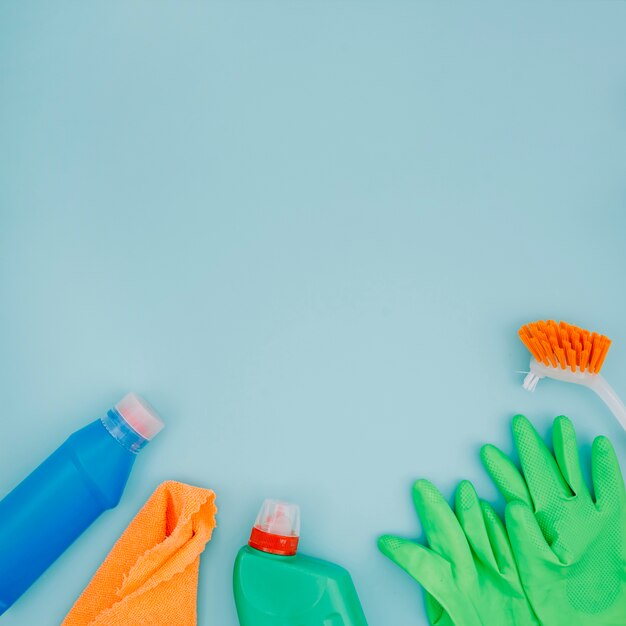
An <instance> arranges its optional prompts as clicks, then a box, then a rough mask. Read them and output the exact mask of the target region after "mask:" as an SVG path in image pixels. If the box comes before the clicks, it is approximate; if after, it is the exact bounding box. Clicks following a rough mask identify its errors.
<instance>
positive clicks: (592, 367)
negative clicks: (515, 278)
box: [518, 320, 626, 430]
mask: <svg viewBox="0 0 626 626" xmlns="http://www.w3.org/2000/svg"><path fill="white" fill-rule="evenodd" d="M518 334H519V336H520V339H521V340H522V341H523V342H524V345H525V346H526V347H527V348H528V350H530V353H531V354H532V355H533V357H534V358H533V359H531V362H530V372H529V373H528V375H527V376H526V378H525V379H524V389H527V390H528V391H534V390H535V388H536V387H537V383H538V382H539V380H540V379H541V378H545V377H548V378H554V379H555V380H561V381H564V382H566V383H576V384H577V385H583V386H585V387H589V388H590V389H592V390H593V391H595V392H596V393H597V394H598V396H600V398H601V399H602V400H603V401H604V403H605V404H606V405H607V406H608V407H609V409H610V410H611V412H612V413H613V415H615V417H616V418H617V420H618V421H619V423H620V424H621V425H622V427H623V428H624V429H625V430H626V407H625V406H624V403H623V402H622V401H621V400H620V398H619V396H618V395H617V394H616V393H615V391H614V389H613V388H612V387H611V386H610V385H609V384H608V383H607V382H606V380H605V379H604V378H603V377H602V376H600V370H601V369H602V365H603V364H604V359H605V358H606V355H607V352H608V351H609V347H610V346H611V340H610V339H609V338H608V337H605V336H604V335H600V334H598V333H591V332H589V331H588V330H584V329H583V328H579V327H578V326H573V325H572V324H568V323H567V322H559V323H558V324H557V323H556V322H555V321H554V320H548V321H547V322H544V321H539V322H533V323H532V324H527V325H526V326H522V327H521V328H520V330H519V333H518Z"/></svg>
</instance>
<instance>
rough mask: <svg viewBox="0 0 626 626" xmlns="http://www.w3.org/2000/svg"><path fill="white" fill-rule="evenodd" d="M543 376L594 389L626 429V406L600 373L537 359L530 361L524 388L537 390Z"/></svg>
mask: <svg viewBox="0 0 626 626" xmlns="http://www.w3.org/2000/svg"><path fill="white" fill-rule="evenodd" d="M542 378H553V379H555V380H560V381H563V382H565V383H574V384H576V385H583V386H585V387H589V388H590V389H593V391H595V392H596V393H597V394H598V396H600V398H601V399H602V401H603V402H604V403H605V404H606V405H607V406H608V407H609V409H610V410H611V413H613V415H615V417H616V419H617V421H618V422H619V423H620V424H621V425H622V428H623V429H624V430H626V406H624V403H623V402H622V401H621V400H620V398H619V396H618V395H617V393H615V390H614V389H613V387H611V385H609V383H607V382H606V380H605V379H604V378H603V377H602V376H600V374H589V372H579V371H575V372H572V370H570V369H561V368H558V367H550V366H547V365H544V364H543V363H539V361H537V360H536V359H532V360H531V361H530V372H529V373H528V375H527V376H526V378H525V379H524V389H527V390H528V391H535V388H536V387H537V383H538V382H539V381H540V380H541V379H542Z"/></svg>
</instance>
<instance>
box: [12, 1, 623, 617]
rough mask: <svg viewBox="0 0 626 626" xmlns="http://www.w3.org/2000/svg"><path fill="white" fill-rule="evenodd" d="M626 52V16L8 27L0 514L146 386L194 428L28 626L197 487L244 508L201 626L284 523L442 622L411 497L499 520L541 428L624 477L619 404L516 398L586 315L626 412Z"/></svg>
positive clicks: (619, 8) (461, 10) (225, 604)
mask: <svg viewBox="0 0 626 626" xmlns="http://www.w3.org/2000/svg"><path fill="white" fill-rule="evenodd" d="M625 27H626V4H623V3H617V2H597V3H591V2H590V3H581V2H579V3H569V2H568V3H558V2H551V3H517V4H505V5H502V4H501V3H499V4H495V3H494V4H475V3H472V5H471V6H468V5H461V4H456V5H453V4H449V3H435V2H432V3H404V2H385V3H382V2H381V3H374V2H362V3H356V2H318V3H314V2H309V3H305V2H297V3H289V2H232V3H207V2H194V1H187V2H178V1H177V2H163V1H154V0H150V1H148V0H145V1H139V0H133V1H132V2H127V1H123V2H122V1H114V2H111V1H109V2H90V3H81V2H67V1H63V0H57V1H56V2H54V3H50V2H30V1H19V2H18V1H17V0H6V1H5V2H3V3H2V4H1V5H0V146H1V147H0V160H1V163H0V255H1V263H0V285H1V298H2V305H1V307H0V346H2V359H1V361H0V393H1V397H2V402H3V409H2V413H3V419H2V438H1V440H0V460H1V461H0V462H1V470H0V491H1V492H2V493H6V492H8V491H9V490H10V489H11V488H12V487H13V486H14V485H15V484H17V482H19V481H20V480H21V479H22V478H23V477H24V476H25V475H26V474H27V473H28V471H29V470H30V469H32V468H33V467H34V466H35V465H36V464H37V463H38V461H40V460H41V459H42V458H44V457H45V456H46V455H47V453H49V452H50V451H52V450H53V449H54V448H55V447H56V446H57V445H58V444H60V443H61V441H62V440H63V439H64V438H65V437H66V435H67V434H69V433H70V432H72V431H73V430H75V429H77V428H79V427H80V426H82V425H83V424H84V423H86V422H87V421H88V420H91V419H94V418H96V417H98V416H100V415H101V414H103V412H104V411H105V410H106V409H107V408H108V407H110V406H111V405H112V404H114V403H115V402H116V401H117V400H118V399H119V398H120V397H121V396H122V395H123V394H124V393H126V391H127V390H129V389H133V390H135V391H137V392H139V393H142V394H143V395H145V396H146V397H147V398H148V399H149V400H150V401H151V402H152V403H153V404H154V405H155V406H156V407H157V408H158V409H159V410H160V412H161V413H162V415H163V416H164V419H165V420H166V422H167V428H166V430H165V431H164V432H163V433H162V434H161V435H160V436H159V437H158V439H156V440H155V441H154V442H153V443H152V444H151V445H150V446H149V448H148V449H147V450H146V451H145V452H144V453H142V455H141V458H140V459H139V460H138V463H137V465H136V468H135V472H134V474H133V476H132V477H131V480H130V483H129V485H128V488H127V492H126V494H125V497H124V499H123V501H122V503H121V504H120V506H119V507H118V508H117V509H115V510H114V511H112V512H109V513H108V514H106V515H104V516H103V517H102V518H101V519H100V520H99V521H98V522H97V523H96V524H95V525H94V527H92V528H91V529H90V530H89V531H88V532H87V533H86V534H85V535H84V536H83V537H82V538H81V539H80V540H79V541H77V542H76V544H75V545H74V546H73V547H72V548H71V549H70V550H69V551H68V552H67V553H66V554H65V555H64V556H63V557H62V558H61V559H60V560H59V561H58V562H57V563H56V564H55V565H54V566H53V567H52V568H51V569H50V570H49V571H48V572H47V573H46V574H45V575H44V576H43V577H42V578H41V579H40V580H39V582H38V583H37V584H36V585H35V586H34V587H33V588H32V589H31V590H30V591H29V592H28V593H27V594H26V595H25V596H24V597H23V598H22V599H21V600H20V601H19V602H18V604H16V605H15V606H14V607H13V608H12V609H11V610H10V611H9V613H7V615H6V616H5V618H4V621H3V624H6V625H7V626H10V625H23V624H37V625H38V626H39V625H42V626H46V625H47V624H58V623H59V622H60V621H61V619H62V618H63V616H64V615H65V614H66V613H67V611H68V610H69V609H70V607H71V606H72V604H73V602H74V600H75V599H76V597H77V596H78V595H79V593H80V592H81V590H82V589H83V588H84V586H85V585H86V584H87V582H88V581H89V579H90V577H91V575H92V574H93V572H94V571H95V570H96V568H97V567H98V566H99V565H100V563H101V561H102V560H103V558H104V557H105V556H106V554H107V553H108V551H109V549H110V548H111V546H112V545H113V543H114V542H115V540H116V538H117V537H118V536H119V535H120V533H121V532H122V530H123V529H124V528H125V527H126V525H127V524H128V523H129V522H130V520H131V519H132V517H133V516H134V514H135V513H136V512H137V510H138V509H139V508H140V506H141V505H142V504H143V502H144V501H145V500H146V499H147V497H148V496H149V495H150V493H151V492H152V491H153V490H154V488H155V487H156V486H157V484H158V483H159V482H160V481H162V480H164V479H178V480H182V481H188V482H191V483H195V484H198V485H203V486H208V487H211V488H213V489H214V490H215V491H216V493H217V502H218V506H219V526H218V528H217V530H216V532H215V535H214V539H213V541H211V543H210V544H209V545H208V547H207V550H206V552H205V554H204V556H203V559H202V568H201V578H200V587H199V623H200V624H201V625H219V626H234V625H235V624H236V623H237V620H236V616H235V610H234V605H233V601H232V595H231V590H230V587H231V570H232V563H233V559H234V557H235V553H236V551H237V549H238V548H239V546H240V545H242V544H244V543H245V542H246V540H247V538H248V533H249V530H250V526H251V524H252V523H253V520H254V517H255V515H256V512H257V509H258V507H259V506H260V504H261V501H262V499H263V498H265V497H279V498H285V499H291V500H294V501H296V502H298V503H300V505H301V507H302V516H303V536H302V542H301V547H302V550H303V552H307V553H310V554H313V555H316V556H320V557H325V558H329V559H331V560H334V561H337V562H339V563H341V564H343V565H345V566H346V567H348V568H349V569H350V571H351V572H352V574H353V577H354V580H355V583H356V585H357V588H358V590H359V593H360V595H361V599H362V602H363V605H364V608H365V611H366V614H367V616H368V619H369V621H370V623H371V625H372V626H377V625H380V626H416V625H424V624H426V618H425V616H424V614H423V609H422V605H421V602H422V601H421V598H420V592H419V588H418V586H417V584H415V583H414V582H413V581H412V580H410V579H409V577H408V576H406V575H404V574H403V573H402V572H401V571H400V570H398V569H396V568H395V567H394V566H393V565H392V564H391V563H389V562H387V561H386V560H385V559H384V558H383V557H382V556H381V555H380V554H379V553H378V552H377V549H376V545H375V539H376V537H377V535H378V534H379V533H381V532H396V533H400V534H404V535H407V536H417V535H418V534H419V532H420V531H419V525H418V523H417V520H416V518H415V514H414V512H413V510H412V505H411V502H410V495H409V494H410V486H411V483H412V481H413V479H415V478H417V477H428V478H430V479H432V480H433V481H435V482H436V484H437V485H439V486H440V487H441V488H442V490H443V491H444V493H445V494H446V495H447V496H450V495H451V494H452V492H453V488H454V486H455V484H456V483H457V481H458V480H459V479H461V478H470V479H472V480H473V481H475V482H476V484H477V486H478V488H479V491H480V492H481V494H483V495H484V496H485V497H486V498H487V499H490V500H493V501H496V502H497V503H498V506H499V507H501V506H502V503H501V502H500V501H499V500H497V499H496V493H495V489H494V488H493V487H492V486H491V484H490V483H489V481H488V480H487V479H486V478H485V475H484V473H483V471H482V470H481V468H480V465H479V462H478V450H479V446H480V444H481V443H483V442H486V441H491V442H494V443H497V444H500V445H501V446H503V447H504V449H505V450H510V449H511V442H510V435H509V424H510V417H511V416H512V415H513V414H514V413H516V412H525V413H527V414H528V415H529V416H531V417H532V418H533V419H534V421H535V423H536V424H537V425H538V428H539V429H540V431H541V432H542V433H547V432H548V430H549V425H550V422H551V418H552V417H553V416H554V415H556V414H559V413H566V414H568V415H570V416H572V418H573V419H574V420H575V423H576V425H577V427H578V430H579V434H580V438H581V442H582V445H583V449H584V450H585V453H588V449H589V445H590V442H591V439H592V437H593V436H595V435H596V434H599V433H605V434H608V435H609V436H611V437H612V438H613V440H614V441H615V443H616V446H617V448H618V451H619V454H620V457H621V460H622V462H625V463H626V439H625V437H624V433H623V432H622V431H621V429H620V428H619V426H618V425H617V424H616V422H615V421H614V420H613V418H612V416H611V415H610V414H609V413H608V411H607V410H606V409H605V408H604V406H603V405H602V403H601V402H600V401H599V400H598V399H597V398H596V397H595V396H594V395H593V394H592V393H591V392H589V391H587V390H585V389H582V388H577V387H571V386H567V385H563V384H559V383H555V382H551V381H544V382H542V383H540V385H539V388H538V391H537V392H536V393H535V394H534V395H531V394H529V393H527V392H525V391H524V390H523V389H522V387H521V383H522V378H523V376H522V375H521V374H519V373H516V372H517V371H518V370H524V369H525V368H527V366H528V360H529V359H528V354H527V352H526V350H525V348H524V347H523V346H522V345H521V343H520V342H519V341H518V339H517V336H516V331H517V329H518V327H519V326H520V325H521V324H522V323H524V322H527V321H533V320H535V319H539V318H544V317H556V318H557V319H566V320H568V321H571V322H574V323H578V324H581V325H584V326H586V327H589V328H591V329H596V330H599V331H602V332H605V333H606V334H608V335H609V336H610V337H611V338H612V339H613V340H614V346H613V348H612V350H611V352H610V354H609V357H608V360H607V362H606V365H605V369H604V370H603V373H605V375H606V377H607V379H608V380H609V381H611V382H612V383H613V384H614V386H615V387H616V389H617V391H618V392H621V394H622V396H626V382H625V376H624V373H625V372H626V323H625V320H624V312H625V308H626V294H625V289H624V282H623V277H624V271H625V269H626V247H625V246H624V237H625V235H626V184H625V180H626V178H625V176H624V174H625V169H626V166H625V164H626V106H625V105H626V62H625V60H626V56H625V55H626V38H624V29H625ZM42 523H45V520H42ZM24 556H25V558H27V554H25V555H24Z"/></svg>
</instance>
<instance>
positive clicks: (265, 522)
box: [254, 500, 300, 537]
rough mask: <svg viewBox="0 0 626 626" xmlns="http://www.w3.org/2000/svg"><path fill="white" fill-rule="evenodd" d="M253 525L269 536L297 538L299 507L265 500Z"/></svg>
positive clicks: (298, 533)
mask: <svg viewBox="0 0 626 626" xmlns="http://www.w3.org/2000/svg"><path fill="white" fill-rule="evenodd" d="M254 525H255V526H256V527H257V528H259V529H261V530H262V531H263V532H266V533H270V534H271V535H283V536H284V537H299V536H300V507H299V506H298V505H297V504H292V503H291V502H282V501H281V500H265V502H263V506H262V507H261V510H260V511H259V514H258V515H257V518H256V523H255V524H254Z"/></svg>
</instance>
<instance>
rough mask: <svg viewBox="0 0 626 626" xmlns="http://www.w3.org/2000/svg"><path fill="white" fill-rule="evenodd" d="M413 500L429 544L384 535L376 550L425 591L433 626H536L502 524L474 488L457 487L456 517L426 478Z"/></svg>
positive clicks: (467, 484)
mask: <svg viewBox="0 0 626 626" xmlns="http://www.w3.org/2000/svg"><path fill="white" fill-rule="evenodd" d="M413 500H414V503H415V508H416V510H417V514H418V516H419V518H420V521H421V523H422V528H423V529H424V533H425V534H426V539H427V542H428V546H424V545H421V544H419V543H416V542H414V541H409V540H408V539H402V538H400V537H396V536H394V535H383V536H382V537H381V538H380V539H379V540H378V547H379V548H380V550H381V552H382V553H383V554H384V555H385V556H387V557H389V558H390V559H391V560H392V561H393V562H394V563H396V564H397V565H399V566H400V567H401V568H402V569H403V570H405V571H406V572H407V573H408V574H409V575H410V576H412V577H413V578H414V579H415V580H417V582H419V583H420V584H421V585H422V586H423V587H424V589H425V590H426V591H427V595H426V611H427V613H428V618H429V620H430V623H431V624H436V625H437V626H485V625H489V626H491V625H496V624H502V625H504V624H506V625H507V626H538V624H539V622H538V621H537V619H536V617H535V615H534V613H533V610H532V609H531V607H530V604H529V603H528V599H527V598H526V594H525V593H524V589H523V588H522V583H521V581H520V577H519V574H518V571H517V566H516V564H515V559H514V557H513V552H512V550H511V546H510V544H509V540H508V538H507V535H506V531H505V529H504V525H503V523H502V521H501V520H500V518H499V517H498V515H497V513H496V512H495V510H494V509H493V507H492V506H491V505H489V504H488V503H487V502H484V501H482V500H480V499H479V498H478V495H477V494H476V490H475V489H474V487H473V485H472V484H471V483H470V482H468V481H462V482H461V483H460V484H459V486H458V488H457V491H456V498H455V510H456V515H455V514H454V513H453V511H452V509H451V508H450V506H448V503H447V502H446V501H445V499H444V498H443V496H442V495H441V493H440V492H439V491H438V490H437V488H436V487H435V486H434V485H433V484H432V483H430V482H429V481H427V480H418V481H417V482H416V483H415V485H414V487H413ZM570 626H571V625H570Z"/></svg>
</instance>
